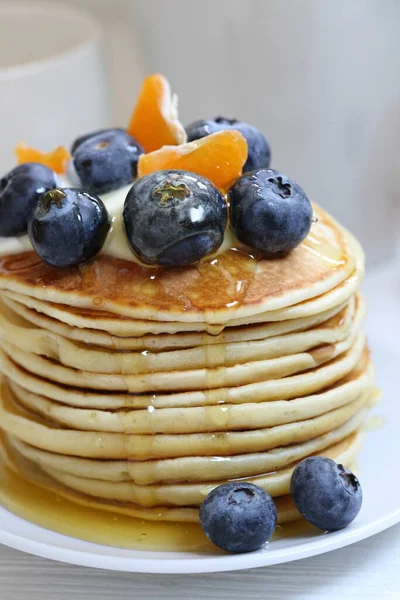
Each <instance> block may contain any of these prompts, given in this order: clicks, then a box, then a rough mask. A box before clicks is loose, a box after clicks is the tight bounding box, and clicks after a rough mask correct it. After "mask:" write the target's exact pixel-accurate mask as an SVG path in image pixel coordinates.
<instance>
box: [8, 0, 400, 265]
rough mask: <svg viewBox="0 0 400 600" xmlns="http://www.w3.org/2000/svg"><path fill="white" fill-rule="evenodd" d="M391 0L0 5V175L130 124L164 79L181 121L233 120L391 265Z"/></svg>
mask: <svg viewBox="0 0 400 600" xmlns="http://www.w3.org/2000/svg"><path fill="white" fill-rule="evenodd" d="M399 40H400V2H399V0H112V1H111V0H64V2H63V3H60V2H58V1H57V0H53V1H52V2H39V1H36V0H31V1H29V2H28V1H25V2H19V1H18V0H13V1H9V2H5V1H1V0H0V91H1V96H0V108H1V111H0V113H1V116H0V127H1V128H2V129H1V130H2V137H3V140H2V144H1V151H0V166H1V168H2V169H4V170H5V169H6V168H9V167H10V166H11V165H12V164H13V160H14V159H13V153H12V150H13V147H14V145H15V143H16V142H19V141H21V140H23V141H25V142H26V143H28V144H30V145H36V146H37V147H39V148H41V149H43V150H50V149H52V148H53V147H54V146H57V145H60V144H69V143H70V142H71V141H72V139H74V138H75V137H76V136H77V135H78V134H80V133H84V132H85V131H88V130H91V129H94V128H96V127H99V126H105V125H108V124H113V125H121V126H123V125H124V124H126V123H127V122H128V119H129V116H130V113H131V111H132V108H133V106H134V103H135V98H136V95H137V92H138V90H139V87H140V84H141V80H142V79H143V77H144V76H146V75H147V74H149V73H152V72H162V73H163V74H164V75H166V76H167V77H168V79H169V80H170V82H171V86H172V89H173V91H174V92H177V93H178V95H179V115H180V118H181V120H182V121H183V123H184V124H187V123H189V122H190V121H192V120H195V119H198V118H206V117H212V116H216V115H223V116H226V117H230V118H232V117H236V118H238V119H241V120H243V121H247V122H249V123H251V124H254V125H255V126H257V127H258V128H260V129H261V130H262V131H263V132H264V133H265V135H266V137H267V138H268V139H269V141H270V144H271V147H272V153H273V159H272V166H273V167H274V168H277V169H280V170H282V171H284V172H285V173H287V174H288V175H289V176H290V177H292V178H293V179H295V180H296V181H298V182H299V183H300V184H301V185H302V186H303V187H304V188H305V190H306V192H307V193H308V195H309V196H310V197H311V199H312V200H314V201H316V202H318V203H320V204H321V205H322V206H323V207H325V208H327V209H328V210H329V211H330V212H332V213H333V214H334V215H335V216H336V217H337V218H338V219H340V220H341V221H342V222H343V223H344V224H345V225H347V226H348V227H349V228H351V229H352V231H354V233H355V234H356V235H358V236H359V237H360V239H361V241H362V243H363V245H364V247H365V248H366V250H367V256H368V259H369V262H370V264H371V263H375V264H378V263H383V262H384V261H385V260H387V259H389V258H390V257H391V256H393V255H394V252H395V247H396V242H397V240H398V231H399V227H398V225H399V222H398V213H399V204H400V182H399V181H400V153H399V138H400V48H399Z"/></svg>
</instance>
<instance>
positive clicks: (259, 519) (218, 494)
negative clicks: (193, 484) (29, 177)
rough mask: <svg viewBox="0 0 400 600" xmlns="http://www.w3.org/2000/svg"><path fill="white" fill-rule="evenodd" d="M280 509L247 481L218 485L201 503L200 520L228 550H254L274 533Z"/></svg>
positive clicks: (211, 535)
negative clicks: (277, 509)
mask: <svg viewBox="0 0 400 600" xmlns="http://www.w3.org/2000/svg"><path fill="white" fill-rule="evenodd" d="M276 522H277V511H276V507H275V504H274V501H273V500H272V498H271V496H270V495H269V494H267V492H265V491H264V490H263V489H262V488H260V487H258V486H256V485H253V484H252V483H246V482H231V483H224V484H223V485H220V486H218V487H217V488H215V489H214V490H213V491H212V492H211V493H210V494H209V495H208V496H207V498H206V499H205V500H204V502H203V503H202V504H201V506H200V523H201V526H202V528H203V531H204V533H205V534H206V536H207V537H208V539H209V540H210V541H211V542H212V543H213V544H215V545H216V546H218V547H219V548H222V549H223V550H227V551H228V552H253V551H254V550H258V549H259V548H261V546H262V545H263V544H265V542H267V541H268V540H269V538H270V537H271V535H272V534H273V532H274V530H275V527H276Z"/></svg>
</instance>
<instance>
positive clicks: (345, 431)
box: [9, 388, 379, 486]
mask: <svg viewBox="0 0 400 600" xmlns="http://www.w3.org/2000/svg"><path fill="white" fill-rule="evenodd" d="M358 399H359V405H361V406H362V407H363V410H362V411H358V413H356V414H355V415H354V416H353V417H351V418H350V419H349V420H348V421H346V422H345V423H344V424H343V425H341V426H339V427H338V428H336V429H334V430H331V431H329V432H327V433H325V434H324V435H321V436H319V437H318V438H312V439H310V440H307V441H305V442H301V443H298V444H292V445H289V446H281V447H277V448H274V449H272V450H268V451H265V452H262V453H249V454H247V455H246V454H242V455H235V456H233V457H232V458H231V460H217V461H216V460H215V458H213V457H204V456H197V457H195V456H192V457H183V458H179V459H176V458H175V459H159V460H150V461H132V460H101V459H93V458H81V457H76V456H72V455H62V454H58V453H54V452H51V451H46V450H43V449H40V448H37V447H33V446H31V445H30V444H27V443H25V442H23V441H21V440H20V439H19V438H17V437H14V436H9V439H10V443H12V444H13V445H14V446H15V447H16V448H17V449H18V450H19V451H20V452H21V453H22V454H24V455H26V456H28V457H29V458H30V459H31V460H33V461H34V462H36V463H37V464H39V465H40V466H42V467H43V468H49V469H54V470H56V471H60V472H62V473H67V474H72V475H76V476H77V477H82V478H88V479H98V480H103V481H109V482H134V483H136V484H138V485H142V486H146V485H153V484H156V483H157V484H159V483H168V484H169V483H172V482H173V483H182V482H183V483H185V482H186V483H187V482H191V483H192V482H200V483H201V482H204V481H206V482H207V481H223V480H224V479H232V478H242V477H245V476H250V475H252V476H253V475H260V474H262V475H264V474H266V473H276V472H278V471H279V472H280V471H281V470H282V469H285V468H286V467H287V466H288V465H290V464H292V463H294V462H297V461H299V460H301V459H302V458H304V457H305V456H308V455H311V454H315V453H317V452H320V451H322V450H323V449H324V448H326V447H328V446H331V445H332V444H336V443H338V442H339V441H341V440H342V439H344V438H346V437H347V436H348V435H350V434H351V433H352V432H354V431H355V430H357V429H359V428H360V427H361V425H362V422H363V419H364V416H365V414H366V413H365V410H366V408H368V407H369V406H370V405H371V404H372V403H374V402H376V401H377V400H378V399H379V395H378V394H377V392H376V391H375V390H374V389H373V388H371V389H370V390H365V391H364V392H363V393H362V394H360V395H359V398H358Z"/></svg>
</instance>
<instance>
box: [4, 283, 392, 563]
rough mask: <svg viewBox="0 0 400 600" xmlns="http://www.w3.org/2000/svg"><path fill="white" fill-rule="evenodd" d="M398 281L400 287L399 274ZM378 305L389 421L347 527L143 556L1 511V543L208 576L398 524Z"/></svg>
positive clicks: (374, 322)
mask: <svg viewBox="0 0 400 600" xmlns="http://www.w3.org/2000/svg"><path fill="white" fill-rule="evenodd" d="M398 280H399V282H400V276H399V278H398ZM379 287H380V286H379ZM375 289H376V287H375ZM380 289H382V288H380ZM386 289H387V288H386ZM399 293H400V292H399ZM368 295H370V294H368ZM371 295H373V294H372V293H371ZM373 305H374V306H373V311H371V312H372V316H371V317H370V319H369V323H368V329H369V332H370V343H371V346H372V349H373V353H374V360H375V363H376V366H377V369H378V382H379V384H380V386H381V387H382V389H383V391H384V400H383V402H382V404H380V405H379V406H378V407H377V408H376V409H375V411H374V412H375V414H377V415H379V416H383V417H384V418H385V424H384V426H383V427H381V428H379V429H376V430H372V431H370V432H369V433H368V435H367V438H366V442H365V445H364V448H363V451H362V453H361V455H360V458H359V471H358V472H359V476H360V480H361V483H362V487H363V496H364V502H363V507H362V510H361V512H360V514H359V515H358V517H357V518H356V520H355V521H354V522H353V523H352V524H351V525H350V526H349V527H348V528H346V529H344V530H342V531H338V532H335V533H329V534H322V533H321V534H318V535H312V534H308V533H307V534H299V535H296V536H294V537H291V538H282V539H278V540H276V541H274V542H272V543H271V544H268V545H267V547H266V548H265V549H262V550H259V551H258V552H253V553H250V554H240V555H220V554H219V555H217V554H216V555H215V556H212V555H209V554H207V555H201V554H196V553H180V552H147V551H146V552H145V551H132V550H121V549H117V548H111V547H107V546H100V545H96V544H91V543H88V542H82V541H80V540H77V539H73V538H70V537H67V536H64V535H60V534H57V533H54V532H52V531H48V530H47V529H43V528H41V527H38V526H36V525H33V524H32V523H29V522H27V521H24V520H23V519H20V518H19V517H17V516H15V515H13V514H11V513H10V512H8V511H6V510H5V509H3V508H1V507H0V543H3V544H5V545H7V546H10V547H12V548H16V549H18V550H23V551H25V552H29V553H31V554H35V555H38V556H43V557H46V558H50V559H53V560H59V561H63V562H68V563H73V564H77V565H84V566H88V567H97V568H100V569H113V570H117V571H132V572H142V573H207V572H209V573H210V572H215V571H231V570H238V569H249V568H252V567H262V566H266V565H273V564H277V563H283V562H289V561H292V560H297V559H300V558H306V557H309V556H314V555H316V554H321V553H323V552H328V551H330V550H335V549H336V548H341V547H343V546H347V545H348V544H352V543H354V542H357V541H359V540H362V539H364V538H366V537H369V536H371V535H374V534H375V533H378V532H379V531H382V530H383V529H386V528H387V527H390V526H391V525H394V524H395V523H398V522H400V478H399V477H398V473H397V471H396V470H395V469H396V466H395V464H394V460H393V459H394V457H399V456H400V436H399V431H398V423H399V421H400V402H399V401H398V382H399V377H398V369H399V366H400V349H399V346H398V344H397V340H396V338H395V335H394V334H395V331H397V335H398V333H399V332H400V327H399V319H398V318H397V315H396V318H395V313H392V315H390V314H389V313H388V311H387V310H386V311H383V305H382V304H381V302H380V298H378V297H374V302H373ZM396 305H397V303H396ZM379 308H380V309H381V310H379ZM386 308H387V297H386ZM374 314H375V315H378V314H379V319H378V316H377V317H376V319H375V318H374ZM378 325H379V326H378Z"/></svg>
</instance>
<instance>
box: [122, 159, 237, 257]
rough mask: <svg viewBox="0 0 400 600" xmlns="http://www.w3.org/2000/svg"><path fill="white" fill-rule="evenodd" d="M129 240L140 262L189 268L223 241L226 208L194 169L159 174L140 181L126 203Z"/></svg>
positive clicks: (213, 189)
mask: <svg viewBox="0 0 400 600" xmlns="http://www.w3.org/2000/svg"><path fill="white" fill-rule="evenodd" d="M123 214H124V223H125V231H126V234H127V238H128V242H129V244H130V246H131V248H132V250H133V252H134V253H135V254H136V256H137V257H138V258H140V260H142V261H143V262H144V263H147V264H154V265H155V264H158V265H164V266H179V265H187V264H190V263H193V262H196V261H198V260H200V259H201V258H203V256H206V255H207V254H209V253H211V252H215V251H216V250H217V249H218V248H219V247H220V245H221V244H222V242H223V238H224V231H225V227H226V221H227V205H226V202H225V199H224V198H223V196H222V194H221V193H220V192H219V190H218V189H217V188H216V187H215V186H214V185H213V184H212V183H211V181H209V180H208V179H206V178H205V177H202V176H201V175H196V174H195V173H190V172H189V171H179V170H165V171H157V172H155V173H151V174H150V175H146V176H145V177H142V178H140V179H138V180H137V181H136V182H135V183H134V184H133V186H132V188H131V189H130V191H129V192H128V194H127V196H126V200H125V205H124V213H123Z"/></svg>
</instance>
